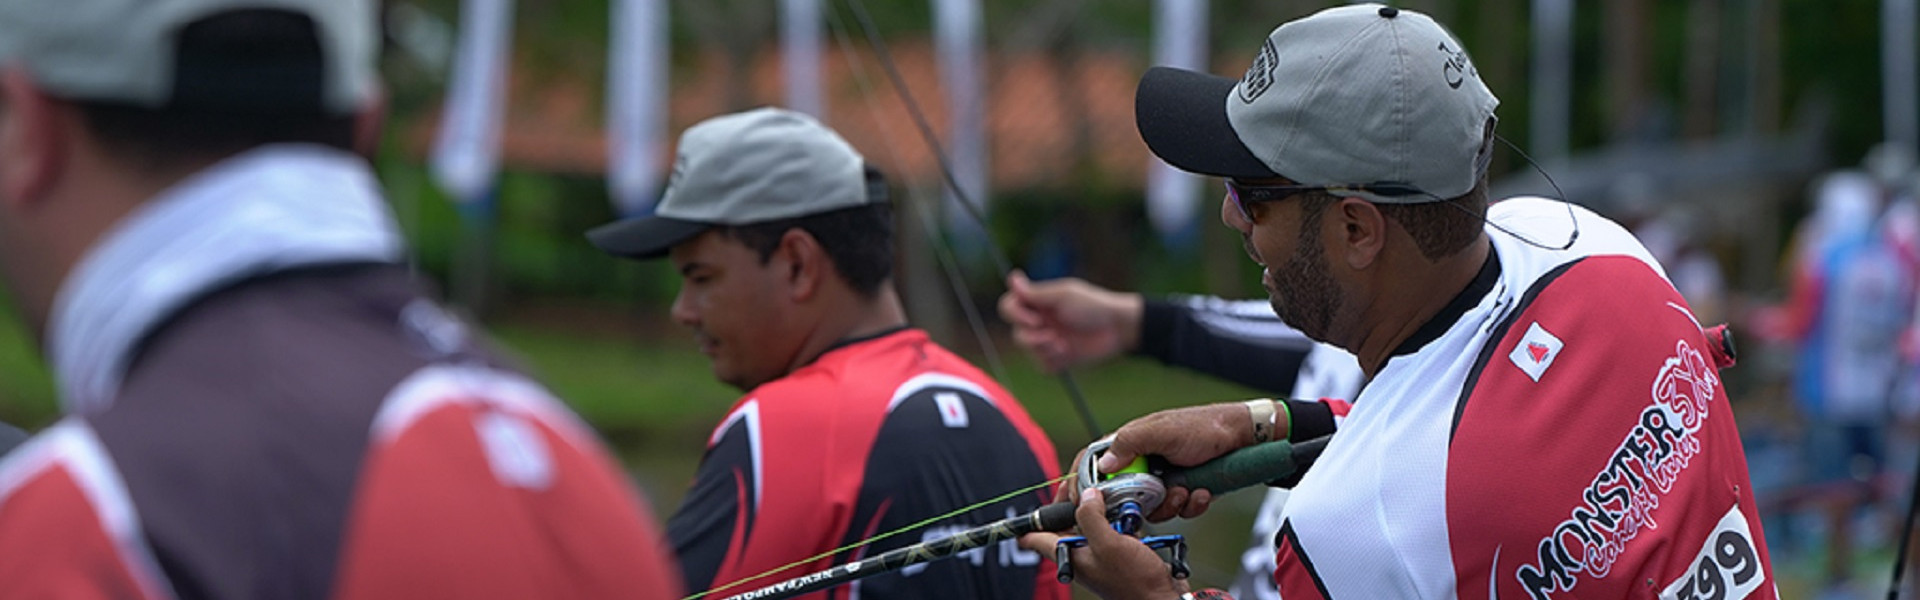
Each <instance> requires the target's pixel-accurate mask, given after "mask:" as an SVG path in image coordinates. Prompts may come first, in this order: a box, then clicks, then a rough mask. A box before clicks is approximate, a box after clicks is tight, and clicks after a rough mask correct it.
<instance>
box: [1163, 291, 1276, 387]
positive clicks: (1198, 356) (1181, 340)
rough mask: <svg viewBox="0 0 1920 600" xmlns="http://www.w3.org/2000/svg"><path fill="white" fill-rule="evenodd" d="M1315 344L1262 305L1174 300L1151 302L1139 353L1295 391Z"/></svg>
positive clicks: (1248, 382) (1249, 382)
mask: <svg viewBox="0 0 1920 600" xmlns="http://www.w3.org/2000/svg"><path fill="white" fill-rule="evenodd" d="M1312 349H1313V340H1310V339H1307V337H1306V336H1305V335H1302V334H1301V333H1300V332H1299V331H1298V330H1295V329H1294V328H1292V327H1288V326H1287V324H1286V323H1282V322H1281V321H1280V318H1279V317H1278V316H1275V315H1274V314H1273V309H1272V308H1271V307H1269V306H1268V305H1267V304H1266V303H1265V302H1262V301H1258V300H1242V301H1228V300H1222V299H1220V298H1209V297H1190V296H1174V297H1169V298H1165V299H1156V300H1148V301H1147V302H1146V305H1145V307H1144V309H1143V312H1142V313H1141V323H1140V347H1139V348H1138V350H1137V352H1138V353H1139V354H1142V355H1145V356H1150V357H1153V358H1155V359H1157V360H1159V361H1160V362H1162V363H1165V364H1168V365H1172V366H1176V367H1184V368H1187V369H1192V370H1195V371H1199V372H1201V373H1205V374H1208V375H1212V376H1214V377H1218V378H1221V379H1224V380H1227V381H1231V382H1234V383H1237V384H1240V385H1244V386H1247V387H1250V388H1254V389H1258V390H1263V391H1266V392H1268V393H1274V394H1284V393H1288V392H1289V391H1291V390H1292V389H1293V388H1294V383H1295V380H1296V379H1297V376H1298V375H1299V373H1300V367H1301V363H1302V361H1304V360H1305V359H1306V357H1307V353H1308V352H1309V351H1311V350H1312Z"/></svg>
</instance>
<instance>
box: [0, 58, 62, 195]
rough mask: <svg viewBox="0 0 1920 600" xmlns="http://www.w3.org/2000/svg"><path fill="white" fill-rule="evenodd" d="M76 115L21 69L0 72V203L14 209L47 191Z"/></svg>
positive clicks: (56, 174)
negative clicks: (9, 205) (7, 204)
mask: <svg viewBox="0 0 1920 600" xmlns="http://www.w3.org/2000/svg"><path fill="white" fill-rule="evenodd" d="M75 112H76V111H72V110H70V109H67V108H65V107H64V106H63V105H62V104H61V103H60V101H58V100H55V99H53V98H51V97H49V96H47V95H46V93H45V92H43V91H41V90H40V87H39V86H38V85H36V84H34V82H33V80H32V79H31V78H29V77H28V76H27V72H26V70H25V69H21V68H19V67H6V68H4V69H0V201H4V202H7V203H10V204H13V205H14V206H13V207H14V208H19V207H22V206H26V205H29V204H31V203H33V202H35V201H37V200H39V199H40V197H42V196H44V195H45V194H46V193H47V190H49V189H51V188H52V187H53V184H54V182H56V181H58V180H59V177H60V174H61V171H62V170H63V169H65V168H66V161H67V152H66V151H67V145H68V144H69V143H71V142H70V141H69V140H67V139H66V138H67V136H70V135H77V134H78V133H79V131H78V128H79V126H80V123H79V122H78V119H79V116H78V115H77V114H74V113H75Z"/></svg>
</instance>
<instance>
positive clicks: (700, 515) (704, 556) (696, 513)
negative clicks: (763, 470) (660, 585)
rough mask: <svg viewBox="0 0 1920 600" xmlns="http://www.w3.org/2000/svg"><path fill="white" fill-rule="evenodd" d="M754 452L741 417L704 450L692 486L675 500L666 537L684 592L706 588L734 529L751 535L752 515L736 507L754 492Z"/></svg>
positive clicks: (723, 554) (709, 585)
mask: <svg viewBox="0 0 1920 600" xmlns="http://www.w3.org/2000/svg"><path fill="white" fill-rule="evenodd" d="M753 468H754V465H753V453H752V447H751V445H750V442H749V440H748V433H747V426H746V425H745V421H744V420H743V421H736V422H735V423H734V424H733V425H732V426H731V427H730V428H729V429H728V430H727V432H726V434H725V435H724V436H722V437H721V438H720V443H717V444H714V445H713V447H712V448H708V449H707V455H706V457H705V458H702V459H701V460H700V470H699V473H698V474H696V475H695V476H694V482H693V489H691V490H688V491H687V496H686V498H685V499H683V500H681V502H680V509H679V510H676V511H674V513H673V516H672V517H671V518H669V519H667V538H668V539H669V540H671V541H672V542H673V552H674V554H675V555H677V556H678V558H679V559H680V573H681V576H682V577H683V578H684V581H685V582H686V585H687V589H689V590H705V589H711V588H712V587H713V586H714V584H715V583H729V582H715V581H714V580H713V579H714V577H715V576H716V575H717V574H719V572H720V567H721V563H722V562H723V561H725V560H726V559H727V556H728V554H729V552H728V550H729V547H728V546H729V545H730V544H732V543H733V540H734V538H735V537H736V536H735V535H734V531H733V530H734V528H735V527H736V526H738V527H744V528H745V529H746V531H743V532H741V533H740V535H739V536H738V537H739V539H743V540H744V539H747V536H749V535H751V534H752V533H753V517H754V515H753V514H752V512H751V511H750V510H748V509H747V508H746V507H743V506H741V504H740V499H741V498H752V497H753V496H754V490H753V489H752V486H753V485H754V477H753Z"/></svg>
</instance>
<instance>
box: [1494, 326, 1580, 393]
mask: <svg viewBox="0 0 1920 600" xmlns="http://www.w3.org/2000/svg"><path fill="white" fill-rule="evenodd" d="M1565 345H1566V344H1565V343H1562V342H1561V341H1560V338H1558V337H1555V336H1554V335H1553V334H1551V333H1547V330H1546V329H1544V328H1542V327H1540V322H1539V321H1534V322H1533V324H1532V325H1528V326H1527V334H1526V335H1523V336H1520V343H1519V344H1516V345H1514V347H1513V352H1512V353H1510V354H1508V355H1507V358H1510V359H1513V366H1516V367H1520V370H1521V371H1522V372H1524V373H1526V374H1527V377H1531V378H1533V381H1534V382H1535V383H1539V381H1540V376H1541V375H1543V374H1546V372H1547V367H1550V366H1553V358H1554V357H1556V356H1559V355H1560V348H1561V347H1563V346H1565Z"/></svg>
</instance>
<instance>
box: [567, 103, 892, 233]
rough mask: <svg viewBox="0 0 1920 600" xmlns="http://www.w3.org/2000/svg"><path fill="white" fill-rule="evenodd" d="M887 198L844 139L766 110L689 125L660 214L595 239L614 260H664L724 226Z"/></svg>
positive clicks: (612, 226)
mask: <svg viewBox="0 0 1920 600" xmlns="http://www.w3.org/2000/svg"><path fill="white" fill-rule="evenodd" d="M886 200H887V195H886V183H885V182H884V181H882V180H881V179H880V177H879V173H877V172H873V171H871V170H870V169H867V167H866V160H865V159H864V158H861V156H860V153H859V152H855V151H854V149H853V146H851V145H848V144H847V141H846V140H844V139H841V138H840V135H839V134H836V133H834V132H833V130H831V129H828V128H827V127H826V126H825V125H821V124H820V122H819V121H815V120H814V119H813V117H810V116H807V115H806V114H804V113H798V112H794V111H791V110H786V109H782V108H771V107H769V108H759V109H754V110H750V111H746V112H739V113H733V114H726V115H721V116H718V117H714V118H711V119H707V120H705V121H701V122H699V123H697V124H695V125H694V126H693V127H689V128H687V131H686V132H685V133H682V134H681V135H680V149H679V151H678V153H677V154H676V156H675V157H674V159H673V174H672V175H671V176H669V177H668V178H667V191H666V192H665V193H664V194H662V195H661V198H660V203H659V204H658V205H656V206H655V208H654V213H653V214H652V215H649V216H645V217H636V218H632V219H626V220H622V221H616V222H613V223H609V224H606V225H602V226H600V227H596V228H594V229H593V230H592V231H588V232H587V240H588V241H591V242H593V245H594V246H597V247H599V248H600V249H601V250H604V251H606V252H607V253H608V254H615V255H619V256H625V257H628V258H641V259H645V258H659V257H661V256H665V255H666V253H667V250H668V249H671V248H672V247H673V246H674V244H678V243H680V242H684V241H687V240H689V239H692V238H693V236H696V235H699V234H700V233H701V232H704V231H706V230H708V229H711V228H713V227H715V226H735V225H752V224H755V223H765V222H768V221H778V220H782V219H791V218H795V217H803V216H807V215H815V214H820V213H824V212H831V211H835V210H841V209H846V208H853V207H856V206H862V205H867V204H873V203H878V202H886Z"/></svg>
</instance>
